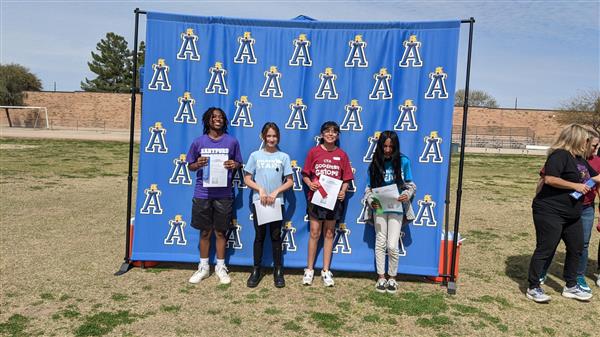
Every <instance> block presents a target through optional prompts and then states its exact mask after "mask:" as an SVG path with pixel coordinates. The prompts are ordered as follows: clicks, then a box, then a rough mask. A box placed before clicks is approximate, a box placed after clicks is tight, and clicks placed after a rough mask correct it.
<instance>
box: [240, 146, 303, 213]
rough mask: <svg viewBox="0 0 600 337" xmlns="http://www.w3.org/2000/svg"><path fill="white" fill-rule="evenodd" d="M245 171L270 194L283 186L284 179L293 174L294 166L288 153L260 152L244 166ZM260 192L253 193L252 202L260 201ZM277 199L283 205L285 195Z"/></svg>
mask: <svg viewBox="0 0 600 337" xmlns="http://www.w3.org/2000/svg"><path fill="white" fill-rule="evenodd" d="M244 171H246V172H247V173H250V174H251V175H252V178H253V179H254V181H255V182H256V183H257V184H258V185H260V186H261V187H262V188H264V189H265V191H266V192H267V194H270V193H271V192H272V191H274V190H275V189H276V188H278V187H279V186H281V184H282V183H283V178H284V177H285V176H289V175H291V174H292V165H291V162H290V156H288V154H287V153H285V152H281V151H277V152H273V153H271V152H267V151H265V150H258V151H254V152H252V154H251V155H250V158H248V162H247V163H246V165H245V166H244ZM259 199H260V196H259V194H258V192H256V191H254V190H253V191H252V202H254V201H256V200H259ZM277 199H278V200H279V201H280V202H281V204H282V205H283V194H282V193H279V194H278V195H277Z"/></svg>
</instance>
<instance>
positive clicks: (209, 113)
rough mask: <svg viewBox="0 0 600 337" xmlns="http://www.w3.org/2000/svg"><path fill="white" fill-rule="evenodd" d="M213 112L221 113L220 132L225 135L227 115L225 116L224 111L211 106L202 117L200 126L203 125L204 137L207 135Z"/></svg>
mask: <svg viewBox="0 0 600 337" xmlns="http://www.w3.org/2000/svg"><path fill="white" fill-rule="evenodd" d="M215 110H216V111H219V112H221V115H222V116H223V126H222V127H221V131H223V133H227V124H229V121H228V120H227V115H226V114H225V111H223V109H221V108H217V107H214V106H211V107H210V108H208V109H207V110H206V111H205V112H204V114H203V115H202V124H204V131H203V132H204V134H205V135H207V134H208V131H210V119H211V117H212V113H213V111H215Z"/></svg>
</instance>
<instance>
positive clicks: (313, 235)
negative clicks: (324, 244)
mask: <svg viewBox="0 0 600 337" xmlns="http://www.w3.org/2000/svg"><path fill="white" fill-rule="evenodd" d="M320 237H321V229H320V228H319V229H316V228H311V229H310V239H311V240H319V238H320Z"/></svg>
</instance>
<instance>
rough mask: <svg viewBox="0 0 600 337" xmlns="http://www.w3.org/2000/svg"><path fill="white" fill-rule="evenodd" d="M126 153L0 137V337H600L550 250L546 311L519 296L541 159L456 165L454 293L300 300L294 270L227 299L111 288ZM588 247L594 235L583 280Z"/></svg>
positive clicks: (241, 277) (408, 288)
mask: <svg viewBox="0 0 600 337" xmlns="http://www.w3.org/2000/svg"><path fill="white" fill-rule="evenodd" d="M127 150H128V145H127V144H124V143H110V142H87V141H60V140H24V139H9V138H4V139H0V160H1V163H0V170H1V176H0V189H1V190H0V193H1V202H0V216H1V221H0V242H1V245H0V259H1V264H0V286H1V291H0V305H1V309H0V336H29V335H31V336H272V335H277V336H322V335H336V336H401V335H402V336H439V337H442V336H598V335H599V328H598V326H599V324H600V323H599V321H598V319H599V317H600V316H599V315H600V298H593V299H592V301H591V302H590V303H580V302H576V301H574V300H569V299H566V298H563V297H561V296H560V291H561V289H562V286H563V281H562V279H561V273H562V262H563V260H564V246H563V245H562V244H561V246H560V248H559V252H558V253H557V255H556V258H555V261H554V264H553V265H552V267H551V269H550V278H549V281H548V282H547V285H546V290H547V291H548V293H549V294H550V295H551V296H553V301H552V302H551V303H549V304H546V305H540V304H536V303H533V302H531V301H529V300H527V299H526V298H525V296H524V289H525V287H526V273H527V268H528V264H529V258H530V256H531V253H532V251H533V247H534V243H535V242H534V241H535V240H534V231H533V225H532V221H531V210H530V203H531V198H532V197H533V191H534V188H535V180H536V171H537V169H538V168H539V167H540V166H541V165H542V164H543V161H544V158H543V157H526V156H499V155H467V157H466V167H465V175H464V188H463V200H462V201H463V202H462V205H463V207H462V215H461V232H462V234H463V236H464V237H466V240H465V244H464V246H463V248H462V252H461V253H462V255H461V260H460V277H459V279H458V292H457V295H454V296H450V295H447V294H446V290H445V288H441V287H440V286H439V285H436V284H433V283H428V282H425V281H424V280H423V279H421V278H418V277H403V278H402V280H401V282H400V290H399V292H398V293H397V294H396V295H394V296H391V295H386V294H378V293H375V292H374V291H373V286H374V281H375V279H374V275H371V274H362V273H353V274H350V273H341V272H338V273H336V286H335V287H334V288H324V287H322V286H321V285H320V282H316V283H315V285H313V286H312V287H308V288H306V287H303V286H301V284H300V283H301V282H300V280H301V278H302V275H301V274H300V271H290V274H288V275H287V278H286V281H287V286H286V288H284V289H276V288H274V287H273V285H272V281H271V280H272V279H271V278H270V277H268V276H267V277H266V278H265V279H264V280H263V282H261V284H260V285H259V286H258V288H255V289H249V288H246V287H245V280H246V278H247V276H248V272H249V269H247V268H232V273H231V276H232V280H233V282H232V284H231V286H228V287H223V286H219V285H218V281H217V279H216V277H214V276H211V278H209V279H207V280H205V281H203V282H201V283H200V284H198V285H190V284H188V282H187V279H188V277H189V276H190V275H191V273H192V272H193V270H194V269H195V268H196V266H194V265H192V264H170V265H161V266H160V267H159V268H152V269H140V268H136V269H133V270H131V271H130V272H129V273H127V274H125V275H124V276H121V277H115V276H113V273H114V272H115V271H116V269H117V268H118V266H119V265H120V263H121V262H122V259H123V254H124V241H125V240H124V235H125V233H124V231H125V229H124V221H125V219H124V218H125V215H124V214H125V206H126V203H125V202H126V186H127V181H126V176H127ZM454 167H456V162H455V163H454ZM457 172H458V171H457V170H453V173H452V178H453V180H455V179H456V175H457ZM455 195H456V192H455V188H453V189H452V199H455ZM452 208H454V204H452ZM599 239H600V236H599V235H598V233H596V232H594V233H593V235H592V241H591V247H590V262H589V266H588V271H589V276H591V274H592V272H593V271H594V270H595V267H596V263H597V261H596V254H597V246H598V240H599ZM334 263H335V262H334ZM589 282H592V279H589ZM593 290H594V292H595V295H596V297H598V296H600V289H599V288H596V287H594V289H593Z"/></svg>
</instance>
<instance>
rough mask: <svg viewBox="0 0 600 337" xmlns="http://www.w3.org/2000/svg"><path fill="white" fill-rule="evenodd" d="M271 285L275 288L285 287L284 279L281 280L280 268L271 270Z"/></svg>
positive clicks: (281, 272)
mask: <svg viewBox="0 0 600 337" xmlns="http://www.w3.org/2000/svg"><path fill="white" fill-rule="evenodd" d="M273 283H274V284H275V288H283V287H285V279H284V278H283V268H282V267H275V269H273Z"/></svg>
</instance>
